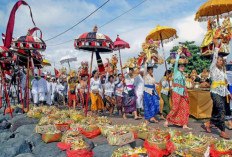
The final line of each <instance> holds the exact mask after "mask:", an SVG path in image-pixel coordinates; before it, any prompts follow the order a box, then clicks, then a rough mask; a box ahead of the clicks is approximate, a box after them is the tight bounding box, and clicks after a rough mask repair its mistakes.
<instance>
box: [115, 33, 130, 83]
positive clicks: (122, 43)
mask: <svg viewBox="0 0 232 157" xmlns="http://www.w3.org/2000/svg"><path fill="white" fill-rule="evenodd" d="M125 48H130V45H129V44H128V43H127V42H125V41H123V40H121V39H120V38H119V35H118V36H117V38H116V40H115V42H114V50H118V53H119V58H120V66H121V73H122V78H124V76H123V70H122V60H121V54H120V49H125ZM123 85H124V86H125V84H123Z"/></svg>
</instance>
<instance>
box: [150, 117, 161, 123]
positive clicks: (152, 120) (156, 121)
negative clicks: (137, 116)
mask: <svg viewBox="0 0 232 157" xmlns="http://www.w3.org/2000/svg"><path fill="white" fill-rule="evenodd" d="M150 121H151V122H154V123H158V122H159V121H158V120H156V119H155V118H154V117H152V118H151V119H150Z"/></svg>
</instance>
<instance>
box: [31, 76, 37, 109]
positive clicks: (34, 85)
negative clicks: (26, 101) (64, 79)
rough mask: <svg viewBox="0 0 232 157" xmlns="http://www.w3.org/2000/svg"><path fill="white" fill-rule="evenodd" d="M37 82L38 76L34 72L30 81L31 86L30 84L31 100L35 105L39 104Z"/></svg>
mask: <svg viewBox="0 0 232 157" xmlns="http://www.w3.org/2000/svg"><path fill="white" fill-rule="evenodd" d="M38 82H39V77H38V75H37V74H35V77H34V79H33V80H32V81H31V86H32V95H33V102H34V104H35V105H36V106H38V104H39V92H38V88H39V86H38Z"/></svg>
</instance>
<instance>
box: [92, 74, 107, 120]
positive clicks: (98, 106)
mask: <svg viewBox="0 0 232 157" xmlns="http://www.w3.org/2000/svg"><path fill="white" fill-rule="evenodd" d="M101 91H102V84H101V80H100V79H99V72H97V71H96V70H94V71H93V75H92V78H91V80H90V98H91V111H92V113H91V114H92V115H93V113H94V112H95V115H96V116H97V114H98V110H103V108H104V103H103V101H102V97H101V95H100V94H99V93H101Z"/></svg>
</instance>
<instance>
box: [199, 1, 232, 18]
mask: <svg viewBox="0 0 232 157" xmlns="http://www.w3.org/2000/svg"><path fill="white" fill-rule="evenodd" d="M231 15H232V1H231V0H210V1H208V2H206V3H204V4H203V5H202V6H201V7H200V8H199V9H198V11H197V13H196V16H195V20H196V21H199V22H201V21H207V20H209V19H211V20H215V19H217V21H219V18H222V17H227V16H231Z"/></svg>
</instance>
